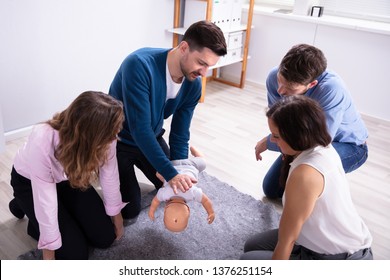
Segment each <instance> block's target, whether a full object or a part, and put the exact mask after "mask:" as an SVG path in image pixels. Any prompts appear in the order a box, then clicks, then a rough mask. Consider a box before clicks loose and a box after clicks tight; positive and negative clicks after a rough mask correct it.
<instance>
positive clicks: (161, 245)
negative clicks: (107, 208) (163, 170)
mask: <svg viewBox="0 0 390 280" xmlns="http://www.w3.org/2000/svg"><path fill="white" fill-rule="evenodd" d="M198 187H200V188H202V190H203V192H204V193H205V194H206V195H207V196H208V197H209V198H210V199H211V200H212V202H213V207H214V211H215V214H216V216H215V220H214V222H213V223H212V224H210V225H209V224H208V223H207V213H206V211H205V210H204V208H203V206H202V205H201V204H200V203H197V202H192V201H191V202H189V203H188V204H189V207H190V209H191V216H190V220H189V223H188V227H187V229H186V230H185V231H183V232H180V233H172V232H170V231H168V230H167V229H165V227H164V223H163V210H164V203H161V204H160V206H159V208H158V209H157V211H156V213H155V217H156V219H155V221H154V222H152V221H151V220H150V219H149V217H148V211H149V205H150V203H151V200H152V199H153V197H154V195H155V193H156V191H153V192H150V193H147V194H145V195H144V196H143V210H142V211H141V213H140V215H139V216H138V217H137V218H136V219H134V220H128V221H126V222H125V235H124V237H123V238H122V239H121V240H119V241H115V243H114V244H113V245H112V246H111V247H110V248H108V249H104V250H103V249H91V252H90V259H92V260H235V259H238V258H239V257H240V255H241V254H242V253H243V247H244V243H245V241H246V240H247V239H248V238H249V237H250V236H251V235H253V234H255V233H258V232H262V231H265V230H269V229H274V228H277V227H278V225H279V219H280V215H279V214H278V213H277V211H276V210H275V207H274V205H273V204H271V203H263V202H262V201H259V200H256V199H254V198H253V197H251V196H249V195H246V194H243V193H241V192H239V191H237V190H236V189H235V188H234V187H232V186H230V185H228V184H226V183H224V182H221V181H219V180H218V179H217V178H215V177H213V176H210V175H209V174H207V173H206V172H202V173H201V174H199V179H198ZM41 258H42V254H41V252H40V250H37V249H36V250H32V251H30V252H27V253H25V254H23V255H21V256H19V257H18V259H20V260H26V259H30V260H31V259H41Z"/></svg>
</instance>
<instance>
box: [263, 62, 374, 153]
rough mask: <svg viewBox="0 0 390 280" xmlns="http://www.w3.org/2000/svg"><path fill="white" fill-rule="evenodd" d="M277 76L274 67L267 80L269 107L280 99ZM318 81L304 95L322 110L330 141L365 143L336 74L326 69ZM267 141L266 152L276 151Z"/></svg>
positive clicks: (361, 126) (357, 117)
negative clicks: (316, 103) (315, 102)
mask: <svg viewBox="0 0 390 280" xmlns="http://www.w3.org/2000/svg"><path fill="white" fill-rule="evenodd" d="M277 73H278V67H275V68H273V69H272V70H271V72H270V74H269V75H268V77H267V82H266V85H267V98H268V107H271V106H272V105H273V104H275V102H276V101H277V100H279V99H281V98H282V96H281V95H279V93H278V91H277V90H278V82H277V77H276V76H277ZM317 80H318V84H317V85H316V86H314V87H312V88H311V89H309V90H308V91H307V92H306V93H305V95H306V96H307V97H310V98H312V99H314V100H316V101H317V102H318V103H319V104H320V105H321V107H322V108H323V109H324V112H325V117H326V122H327V125H328V132H329V134H330V136H331V137H332V139H333V140H332V141H333V142H342V143H353V144H356V145H362V144H363V143H365V142H366V140H367V137H368V131H367V128H366V126H365V124H364V122H363V120H362V118H361V116H360V114H359V112H358V111H357V110H356V107H355V105H354V104H353V101H352V97H351V94H350V93H349V91H348V89H347V88H346V86H345V84H344V82H343V81H342V80H341V78H340V77H339V76H338V75H337V74H336V73H334V72H331V71H328V70H326V71H325V72H324V73H322V74H321V75H320V76H319V77H318V78H317ZM269 139H270V137H268V141H267V146H268V149H270V150H278V148H277V147H275V146H276V145H275V143H272V142H270V140H269ZM275 148H276V149H275Z"/></svg>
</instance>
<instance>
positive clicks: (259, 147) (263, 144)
mask: <svg viewBox="0 0 390 280" xmlns="http://www.w3.org/2000/svg"><path fill="white" fill-rule="evenodd" d="M266 150H267V137H265V138H263V139H261V140H260V141H259V142H257V143H256V146H255V156H256V160H262V159H263V158H262V156H261V153H262V152H264V151H266Z"/></svg>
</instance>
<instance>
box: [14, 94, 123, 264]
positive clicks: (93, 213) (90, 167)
mask: <svg viewBox="0 0 390 280" xmlns="http://www.w3.org/2000/svg"><path fill="white" fill-rule="evenodd" d="M123 120H124V115H123V109H122V104H121V102H119V101H116V100H115V99H114V98H112V97H110V96H109V95H107V94H104V93H102V92H93V91H88V92H84V93H82V94H80V95H79V96H78V97H77V98H76V99H75V100H74V101H73V102H72V103H71V104H70V106H69V107H68V108H67V109H66V110H64V111H62V112H61V113H58V114H56V115H55V116H54V117H53V118H52V119H50V120H49V121H47V122H45V123H41V124H38V125H36V126H35V127H34V129H33V130H32V132H31V134H30V136H29V138H28V140H27V142H26V144H25V145H24V147H23V148H21V149H20V150H19V151H18V153H17V155H16V158H15V160H14V165H13V169H12V173H11V185H12V187H13V189H14V196H15V198H14V199H13V200H12V201H11V202H10V204H9V207H10V210H11V212H12V213H13V214H14V215H15V216H16V217H17V218H20V219H21V218H23V217H24V215H26V216H27V218H28V219H29V221H28V227H27V233H28V234H29V235H30V236H31V237H33V238H34V239H36V240H37V241H38V249H42V252H43V259H87V258H88V250H89V246H92V247H99V248H106V247H109V246H110V245H111V244H112V243H113V242H114V240H115V239H119V238H120V237H121V236H122V235H123V231H124V230H123V219H122V216H121V209H122V208H123V207H124V206H125V204H124V203H123V202H122V199H121V194H120V190H119V175H118V167H117V160H116V135H117V133H118V132H119V131H120V130H121V128H122V123H123ZM96 179H99V181H100V185H101V187H102V196H103V201H102V199H101V198H100V196H99V195H98V193H97V192H96V190H95V188H94V187H92V186H91V182H92V181H95V180H96Z"/></svg>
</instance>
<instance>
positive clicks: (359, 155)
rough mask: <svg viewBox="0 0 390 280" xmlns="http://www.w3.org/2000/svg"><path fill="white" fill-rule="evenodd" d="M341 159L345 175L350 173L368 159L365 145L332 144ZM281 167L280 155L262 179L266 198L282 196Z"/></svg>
mask: <svg viewBox="0 0 390 280" xmlns="http://www.w3.org/2000/svg"><path fill="white" fill-rule="evenodd" d="M332 146H333V147H334V148H335V150H336V151H337V153H338V154H339V156H340V158H341V162H342V164H343V168H344V171H345V173H350V172H352V171H354V170H356V169H358V168H359V167H360V166H362V165H363V163H365V162H366V160H367V157H368V148H367V144H362V145H359V146H358V145H355V144H351V143H341V142H332ZM281 167H282V155H280V156H279V157H278V158H277V159H276V160H275V162H274V163H273V164H272V166H271V168H270V169H269V170H268V172H267V174H266V175H265V177H264V179H263V191H264V194H265V196H267V197H268V198H271V199H274V198H280V197H282V196H283V192H284V186H281V185H280V183H279V177H280V170H281Z"/></svg>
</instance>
